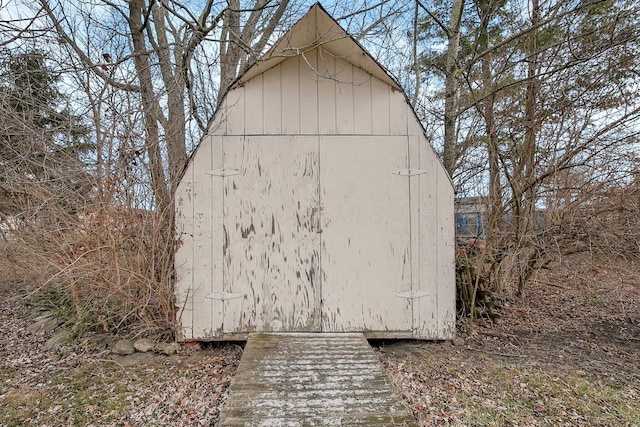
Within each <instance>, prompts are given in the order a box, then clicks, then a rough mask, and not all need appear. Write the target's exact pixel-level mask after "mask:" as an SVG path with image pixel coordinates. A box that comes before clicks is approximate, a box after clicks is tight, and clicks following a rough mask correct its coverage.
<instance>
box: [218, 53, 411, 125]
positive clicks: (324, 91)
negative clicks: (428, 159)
mask: <svg viewBox="0 0 640 427" xmlns="http://www.w3.org/2000/svg"><path fill="white" fill-rule="evenodd" d="M407 111H410V110H409V109H407V103H406V100H405V97H404V95H403V94H402V92H400V91H398V90H397V89H395V88H392V87H391V86H389V85H387V84H386V83H384V82H382V81H380V80H378V79H377V78H375V77H373V76H371V75H370V74H368V73H366V72H365V71H363V70H361V69H359V68H357V67H355V66H353V65H352V64H350V63H349V62H347V61H345V60H344V59H342V58H337V57H335V56H334V55H332V54H330V53H329V52H327V51H325V50H323V49H314V50H312V51H309V52H306V53H304V56H296V57H293V58H289V59H286V60H285V61H283V62H281V63H280V64H278V65H276V66H275V67H273V68H271V69H269V70H268V71H266V72H265V73H263V74H259V75H257V76H256V77H255V78H253V79H252V80H249V81H247V82H246V83H245V84H244V85H243V86H238V87H236V88H235V89H234V90H232V91H231V92H230V93H229V94H228V95H227V99H226V102H225V107H224V108H223V111H221V112H220V113H219V115H223V116H224V121H223V123H224V122H225V121H226V127H225V126H218V127H217V128H216V130H214V131H213V132H214V133H216V134H226V135H245V134H246V135H280V134H284V135H299V134H302V135H316V134H320V135H334V134H339V135H354V134H355V135H370V134H374V135H406V134H407V120H408V118H407ZM411 120H413V114H412V113H411Z"/></svg>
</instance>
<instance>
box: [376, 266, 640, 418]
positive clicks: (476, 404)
mask: <svg viewBox="0 0 640 427" xmlns="http://www.w3.org/2000/svg"><path fill="white" fill-rule="evenodd" d="M638 273H640V262H638V260H637V259H629V260H615V261H609V262H607V263H594V262H593V261H591V260H590V259H589V258H587V257H584V256H581V257H574V258H571V259H567V260H565V261H564V262H563V263H560V264H556V265H553V266H552V267H551V269H550V270H546V271H541V272H540V273H539V274H538V276H537V278H536V282H535V283H533V284H532V285H531V286H529V287H528V288H527V292H526V297H525V298H524V300H511V301H508V302H506V303H505V308H504V309H503V310H502V311H501V314H502V318H501V319H500V321H498V323H497V324H495V325H486V326H477V327H476V328H474V329H473V330H472V331H465V332H460V336H461V337H462V338H463V339H464V343H459V344H460V345H459V346H454V345H452V344H450V343H426V342H410V341H404V342H383V343H380V344H379V346H378V351H379V354H380V357H381V360H382V361H383V363H384V364H385V366H386V368H387V371H388V372H389V374H390V375H391V376H392V377H393V378H394V381H395V383H396V386H397V387H398V388H399V389H400V390H401V391H402V393H403V394H404V395H405V397H406V398H407V400H408V401H409V402H410V404H411V407H412V409H413V410H414V413H415V415H416V417H417V418H418V419H419V421H420V422H421V424H422V425H425V426H429V425H477V426H481V425H505V426H510V425H513V426H515V425H522V426H530V425H552V426H557V425H566V426H576V425H583V426H637V425H640V280H639V279H638ZM461 329H467V328H461Z"/></svg>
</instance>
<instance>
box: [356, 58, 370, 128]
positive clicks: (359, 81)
mask: <svg viewBox="0 0 640 427" xmlns="http://www.w3.org/2000/svg"><path fill="white" fill-rule="evenodd" d="M372 79H374V77H373V76H371V74H368V73H366V72H365V71H363V70H361V69H359V68H356V67H353V121H354V123H353V125H354V131H355V133H356V134H360V135H371V134H372V129H373V127H372V124H371V120H372V114H371V110H372V109H373V108H375V106H374V105H372V104H371V80H372Z"/></svg>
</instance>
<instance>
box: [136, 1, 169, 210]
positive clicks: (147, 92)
mask: <svg viewBox="0 0 640 427" xmlns="http://www.w3.org/2000/svg"><path fill="white" fill-rule="evenodd" d="M145 10H146V8H145V3H144V0H131V2H130V3H129V29H130V30H131V41H132V43H133V50H134V53H133V61H134V64H135V68H136V73H137V75H138V80H139V81H140V97H141V100H142V106H143V109H144V111H143V112H142V115H143V120H144V127H145V134H146V135H145V149H146V151H147V154H148V156H149V169H150V173H151V188H152V190H153V195H154V198H155V202H156V208H157V209H158V211H161V212H162V211H166V210H168V208H169V206H170V203H171V194H170V192H169V189H168V188H167V182H166V177H165V170H164V166H163V163H162V150H161V149H160V132H159V127H158V119H159V117H158V114H157V113H158V105H157V103H156V100H155V96H154V92H153V78H152V76H151V68H150V64H149V55H148V53H147V47H146V44H145V39H144V33H143V31H144V28H143V27H142V23H143V19H142V16H143V15H142V14H143V11H145Z"/></svg>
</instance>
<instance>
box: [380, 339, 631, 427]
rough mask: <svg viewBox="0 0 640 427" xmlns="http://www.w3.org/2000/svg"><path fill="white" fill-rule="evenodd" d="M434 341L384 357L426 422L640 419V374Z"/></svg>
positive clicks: (619, 422)
mask: <svg viewBox="0 0 640 427" xmlns="http://www.w3.org/2000/svg"><path fill="white" fill-rule="evenodd" d="M432 350H433V349H430V348H429V347H428V346H423V347H419V351H416V350H415V349H414V350H412V351H410V352H409V353H408V354H407V353H405V352H399V353H396V351H395V350H393V349H390V350H389V351H385V354H384V355H383V356H382V359H383V361H385V363H386V364H387V367H388V370H389V371H390V372H391V373H392V375H393V376H394V378H395V382H396V385H397V386H398V387H399V389H400V390H402V391H403V393H404V394H405V396H407V397H408V398H409V402H410V404H411V406H412V407H413V409H414V413H415V414H416V415H417V417H418V419H419V420H420V422H421V424H422V425H456V426H516V425H518V426H557V425H567V426H638V425H640V403H639V402H640V381H638V380H631V379H629V380H627V379H625V378H622V377H618V378H606V377H603V376H596V375H594V374H592V373H587V372H585V371H584V370H581V369H579V367H577V366H572V365H571V364H565V363H563V362H562V361H558V362H557V363H554V364H550V363H544V364H542V363H537V361H533V360H531V359H528V358H526V357H522V358H517V359H514V360H510V359H507V358H504V357H500V356H492V355H486V354H482V353H478V352H476V351H468V350H461V351H456V350H453V349H451V350H448V349H447V348H446V347H445V348H443V347H442V346H439V347H438V349H437V350H436V351H435V352H433V351H432Z"/></svg>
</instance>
